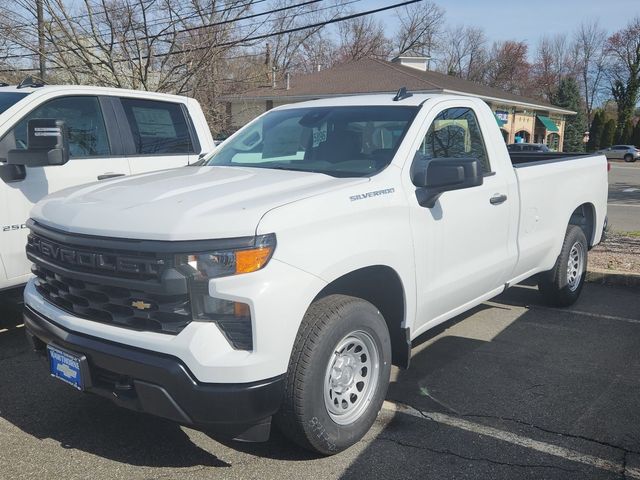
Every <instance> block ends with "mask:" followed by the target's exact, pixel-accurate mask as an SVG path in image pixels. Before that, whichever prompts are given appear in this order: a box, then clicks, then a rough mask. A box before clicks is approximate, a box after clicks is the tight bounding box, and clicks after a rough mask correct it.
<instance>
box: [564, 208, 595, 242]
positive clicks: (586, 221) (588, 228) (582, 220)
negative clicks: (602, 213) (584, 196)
mask: <svg viewBox="0 0 640 480" xmlns="http://www.w3.org/2000/svg"><path fill="white" fill-rule="evenodd" d="M568 224H569V225H576V226H578V227H580V228H581V229H582V231H583V232H584V236H585V237H586V239H587V243H588V247H589V248H591V247H593V245H594V243H595V225H596V208H595V206H594V205H593V204H592V203H590V202H586V203H583V204H582V205H579V206H578V207H577V208H576V209H575V210H574V211H573V212H572V213H571V216H570V217H569V222H568Z"/></svg>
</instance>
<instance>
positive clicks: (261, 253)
mask: <svg viewBox="0 0 640 480" xmlns="http://www.w3.org/2000/svg"><path fill="white" fill-rule="evenodd" d="M272 251H273V249H272V248H271V247H260V248H252V249H251V250H238V251H236V252H235V255H236V273H249V272H255V271H256V270H260V269H261V268H262V267H264V266H265V265H266V264H267V262H268V261H269V258H270V257H271V252H272Z"/></svg>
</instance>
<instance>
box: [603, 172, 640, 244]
mask: <svg viewBox="0 0 640 480" xmlns="http://www.w3.org/2000/svg"><path fill="white" fill-rule="evenodd" d="M607 210H608V212H607V213H608V215H609V225H610V226H611V228H612V229H613V230H615V231H618V232H633V231H640V162H635V163H622V162H611V171H610V172H609V201H608V205H607Z"/></svg>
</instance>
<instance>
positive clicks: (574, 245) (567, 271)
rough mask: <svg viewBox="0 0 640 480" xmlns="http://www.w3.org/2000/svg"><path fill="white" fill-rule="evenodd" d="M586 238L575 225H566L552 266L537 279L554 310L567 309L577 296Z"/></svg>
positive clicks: (583, 274) (584, 268) (583, 273)
mask: <svg viewBox="0 0 640 480" xmlns="http://www.w3.org/2000/svg"><path fill="white" fill-rule="evenodd" d="M587 252H588V247H587V238H586V237H585V236H584V232H583V231H582V229H581V228H580V227H578V226H577V225H569V227H568V228H567V233H566V234H565V236H564V242H563V244H562V250H561V251H560V255H559V256H558V259H557V260H556V264H555V265H554V266H553V268H552V269H551V270H549V271H548V272H544V273H541V274H540V275H539V277H538V287H539V288H540V292H542V295H543V296H544V297H545V299H546V300H547V301H548V302H549V303H550V304H552V305H553V306H556V307H568V306H569V305H573V303H574V302H575V301H576V300H577V299H578V297H579V296H580V291H581V290H582V286H583V285H584V280H585V277H586V271H587Z"/></svg>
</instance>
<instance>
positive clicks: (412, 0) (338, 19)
mask: <svg viewBox="0 0 640 480" xmlns="http://www.w3.org/2000/svg"><path fill="white" fill-rule="evenodd" d="M421 1H422V0H408V1H405V2H401V3H396V4H394V5H389V6H387V7H381V8H376V9H373V10H367V11H366V12H360V13H354V14H352V15H346V16H344V17H336V18H333V19H331V20H325V21H323V22H318V23H313V24H310V25H305V26H302V27H295V28H289V29H286V30H280V31H279V32H273V33H265V34H263V35H256V36H253V37H249V38H245V39H244V40H243V42H253V41H255V40H263V39H265V38H270V37H277V36H279V35H286V34H287V33H295V32H300V31H302V30H309V29H311V28H317V27H324V26H326V25H331V24H333V23H339V22H344V21H345V20H351V19H354V18H359V17H364V16H367V15H374V14H376V13H380V12H384V11H386V10H391V9H393V8H399V7H404V6H406V5H411V4H412V3H418V2H421ZM231 45H236V46H240V44H239V43H237V42H225V43H218V44H217V46H219V47H227V46H231ZM208 48H209V47H194V48H190V49H188V50H187V49H184V50H177V51H173V52H166V53H156V54H154V55H152V57H155V58H157V57H166V56H168V55H179V54H181V53H189V52H195V51H199V50H206V49H208ZM143 58H144V57H143Z"/></svg>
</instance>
